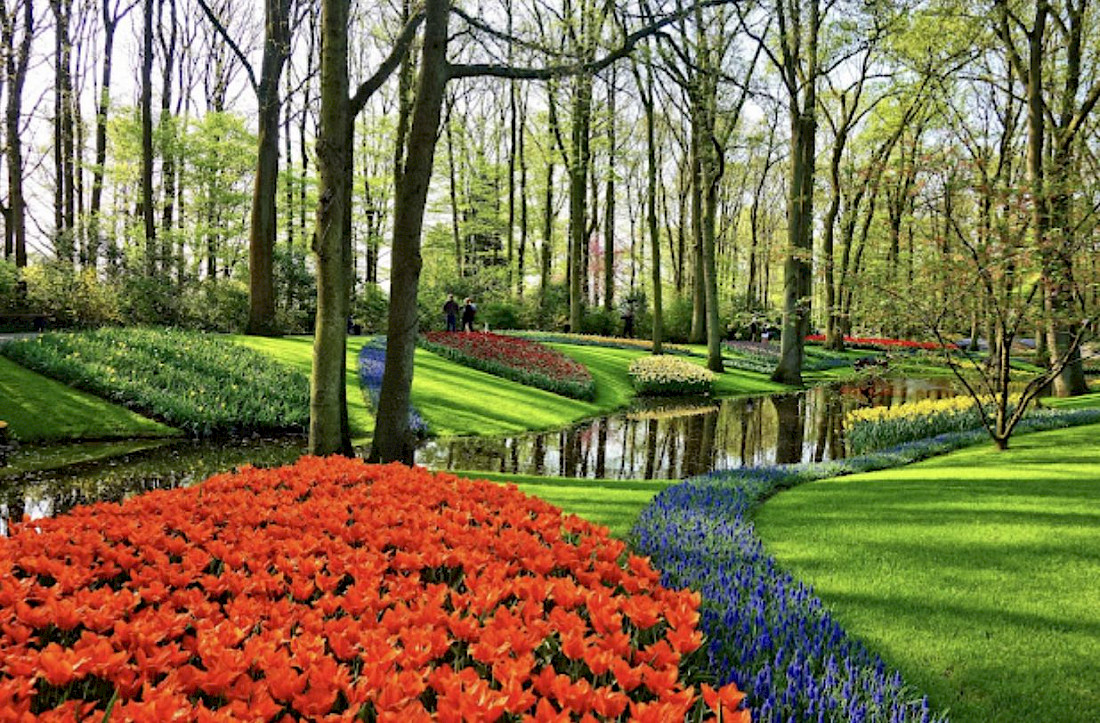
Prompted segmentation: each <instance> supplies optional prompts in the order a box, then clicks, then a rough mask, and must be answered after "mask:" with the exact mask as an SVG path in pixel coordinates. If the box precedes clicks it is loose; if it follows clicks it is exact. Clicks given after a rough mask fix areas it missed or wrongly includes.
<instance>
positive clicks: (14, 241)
mask: <svg viewBox="0 0 1100 723" xmlns="http://www.w3.org/2000/svg"><path fill="white" fill-rule="evenodd" d="M18 24H19V23H18V19H17V18H16V17H15V14H14V13H13V14H10V15H8V14H5V16H4V23H3V35H4V38H3V39H4V46H5V47H6V48H8V53H7V54H6V58H5V61H6V62H5V65H6V68H7V75H8V86H9V87H8V104H7V111H6V114H5V118H4V127H5V131H6V135H7V146H8V147H7V154H6V155H7V161H8V214H7V228H6V230H5V243H7V240H6V239H7V236H8V235H9V234H10V238H11V242H10V243H11V245H12V246H13V249H12V251H13V253H14V256H15V265H16V266H17V267H19V268H23V267H24V266H26V265H27V221H26V219H27V215H26V201H25V198H24V195H23V142H22V138H21V135H20V134H21V132H22V129H21V128H20V127H19V122H20V120H21V119H22V115H23V86H24V85H25V84H26V80H27V69H28V67H29V64H30V56H31V44H32V42H33V41H34V34H35V25H34V3H33V0H23V22H22V31H23V34H22V35H21V36H20V37H19V44H18V50H16V42H15V41H16V30H17V26H18Z"/></svg>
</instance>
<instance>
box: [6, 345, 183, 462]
mask: <svg viewBox="0 0 1100 723" xmlns="http://www.w3.org/2000/svg"><path fill="white" fill-rule="evenodd" d="M0 402H2V403H0V410H2V411H0V419H3V421H6V422H7V423H8V425H9V431H10V433H11V435H12V438H13V439H15V440H16V441H18V442H21V443H38V442H60V441H65V440H80V441H100V440H111V439H128V438H138V437H172V436H178V435H179V434H180V432H179V430H176V429H173V428H172V427H170V426H168V425H167V424H163V423H161V422H158V421H156V420H154V419H150V418H148V417H145V416H142V415H141V414H138V413H137V412H135V411H132V410H129V409H126V408H125V407H122V406H120V405H118V404H114V403H112V402H109V401H107V400H106V399H102V398H101V397H97V396H95V395H94V394H91V393H89V392H85V391H81V390H79V389H74V388H73V387H70V386H68V385H67V384H64V383H63V382H59V381H57V380H55V379H51V378H49V377H47V376H45V375H43V374H39V373H38V372H35V371H32V370H30V369H27V368H26V367H24V366H22V365H20V364H17V363H16V362H14V361H12V360H11V359H8V358H6V357H4V356H0Z"/></svg>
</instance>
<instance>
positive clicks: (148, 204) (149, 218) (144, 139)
mask: <svg viewBox="0 0 1100 723" xmlns="http://www.w3.org/2000/svg"><path fill="white" fill-rule="evenodd" d="M143 2H144V10H145V22H144V25H143V29H142V41H143V42H142V53H141V215H142V219H143V220H144V222H145V224H144V228H145V275H146V276H149V277H152V276H153V275H155V274H156V272H157V226H156V219H155V218H154V215H153V2H154V0H143Z"/></svg>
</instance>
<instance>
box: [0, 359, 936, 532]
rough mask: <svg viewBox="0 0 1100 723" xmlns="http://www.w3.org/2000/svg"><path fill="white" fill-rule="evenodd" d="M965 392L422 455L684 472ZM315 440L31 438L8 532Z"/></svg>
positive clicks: (779, 400) (754, 401)
mask: <svg viewBox="0 0 1100 723" xmlns="http://www.w3.org/2000/svg"><path fill="white" fill-rule="evenodd" d="M953 394H954V392H953V391H952V388H951V385H950V382H949V381H948V380H940V381H922V380H893V381H876V382H874V383H872V384H868V385H864V386H840V385H833V386H826V387H816V388H814V389H810V390H807V391H805V392H801V393H798V394H785V395H775V396H771V397H746V398H737V399H697V400H694V401H688V402H685V401H680V402H673V401H669V400H665V401H659V402H647V403H639V404H637V405H635V406H634V407H632V408H630V409H628V410H625V411H622V412H620V413H617V414H614V415H609V416H606V417H600V418H596V419H591V420H587V421H585V422H583V423H581V424H577V425H573V426H570V427H567V428H565V429H560V430H555V431H552V432H543V433H538V434H522V435H516V436H511V437H457V438H446V439H429V440H426V441H425V442H424V443H423V444H422V446H421V447H420V449H419V450H418V451H417V457H416V461H417V463H418V464H422V465H425V466H428V467H432V468H434V469H447V470H491V471H501V472H511V473H514V474H533V475H555V476H562V477H590V478H608V479H679V478H683V477H689V476H692V475H696V474H702V473H704V472H708V471H710V470H714V469H725V468H730V467H738V466H741V465H758V464H770V463H773V462H796V461H811V460H823V459H833V458H836V457H841V456H843V454H844V447H843V443H842V439H843V435H842V432H843V429H842V423H843V417H844V414H845V413H847V412H848V411H849V410H851V409H853V408H855V407H858V406H869V405H895V404H900V403H902V402H907V401H917V400H920V399H928V398H940V397H945V396H952V395H953ZM305 451H306V440H305V438H303V437H283V438H279V439H262V438H255V439H246V440H235V441H231V442H196V441H184V440H126V441H121V442H119V441H115V442H89V443H77V444H68V445H53V446H42V447H36V446H28V447H24V448H22V449H20V450H18V451H17V452H16V453H15V454H14V455H12V457H11V458H10V459H9V466H7V467H4V468H0V535H5V534H7V522H8V520H11V519H22V517H23V515H24V514H27V515H30V516H31V517H32V518H36V519H37V518H39V517H45V516H50V515H57V514H62V513H64V512H67V511H68V510H70V509H72V507H74V506H75V505H79V504H87V503H90V502H96V501H117V500H121V499H123V498H124V497H127V496H130V495H133V494H137V493H140V492H146V491H151V490H156V489H171V488H174V487H180V486H185V485H188V484H192V483H194V482H197V481H200V480H203V479H205V478H206V477H209V476H210V475H212V474H215V473H218V472H223V471H226V470H231V469H234V468H235V467H239V466H241V465H244V464H252V465H255V466H258V467H259V466H274V465H281V464H287V463H290V462H293V461H294V460H295V459H297V458H298V457H299V456H301V455H302V454H304V453H305ZM27 470H33V471H27Z"/></svg>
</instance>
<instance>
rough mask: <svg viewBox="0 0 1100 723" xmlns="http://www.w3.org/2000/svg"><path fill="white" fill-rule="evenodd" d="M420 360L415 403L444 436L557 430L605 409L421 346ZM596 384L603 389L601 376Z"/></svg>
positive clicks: (434, 429)
mask: <svg viewBox="0 0 1100 723" xmlns="http://www.w3.org/2000/svg"><path fill="white" fill-rule="evenodd" d="M415 363H416V372H415V374H414V375H413V386H412V403H413V406H415V407H416V409H417V411H419V412H420V416H421V417H422V418H423V419H424V421H425V422H427V423H428V429H429V430H430V431H431V433H432V434H436V435H439V436H444V437H446V436H453V435H467V434H486V435H492V434H508V433H511V432H521V431H524V430H527V429H551V428H554V427H560V426H564V425H566V424H569V423H570V422H571V421H573V420H576V419H581V418H584V417H588V416H591V415H593V414H596V413H598V412H599V411H600V409H601V407H600V406H598V405H597V404H594V403H589V402H582V401H580V400H577V399H570V398H568V397H563V396H560V395H558V394H553V393H551V392H546V391H543V390H541V389H536V388H534V387H529V386H526V385H523V384H519V383H518V382H513V381H509V380H507V379H503V378H501V377H498V376H494V375H492V374H488V373H486V372H483V371H479V370H477V369H473V368H471V367H467V366H463V365H461V364H458V363H456V362H453V361H450V360H448V359H444V358H443V357H441V356H439V355H438V354H433V353H431V352H429V351H426V350H424V349H417V350H416V357H415ZM595 376H596V374H595V372H593V377H595ZM596 384H597V394H598V393H599V385H600V381H599V379H597V380H596ZM597 401H598V397H597Z"/></svg>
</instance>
